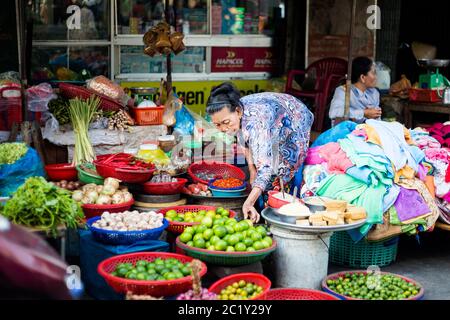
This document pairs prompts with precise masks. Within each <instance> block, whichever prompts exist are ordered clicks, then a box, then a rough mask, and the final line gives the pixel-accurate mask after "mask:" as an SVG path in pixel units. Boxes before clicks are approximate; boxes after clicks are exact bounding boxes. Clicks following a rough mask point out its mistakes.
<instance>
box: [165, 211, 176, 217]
mask: <svg viewBox="0 0 450 320" xmlns="http://www.w3.org/2000/svg"><path fill="white" fill-rule="evenodd" d="M177 215H178V214H177V212H176V211H175V210H169V211H167V212H166V217H168V218H171V219H173V218H176V217H177Z"/></svg>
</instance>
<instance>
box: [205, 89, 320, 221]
mask: <svg viewBox="0 0 450 320" xmlns="http://www.w3.org/2000/svg"><path fill="white" fill-rule="evenodd" d="M206 111H207V112H208V114H210V115H211V119H212V121H213V123H214V124H215V125H216V127H217V128H218V129H219V130H220V131H222V132H225V133H227V134H230V135H236V136H237V137H238V140H239V142H240V144H241V145H243V146H245V148H246V159H247V162H248V164H249V171H250V183H251V184H252V191H251V193H250V195H249V196H248V198H247V200H246V201H245V203H244V205H243V208H242V210H243V213H244V217H245V218H247V217H250V219H252V220H253V221H256V222H257V221H259V214H258V212H257V211H256V209H255V208H254V205H255V202H256V201H257V199H258V198H259V197H260V196H261V194H262V193H263V192H264V191H267V190H269V189H271V188H272V187H273V186H274V185H278V179H283V182H284V184H285V185H288V184H289V183H290V182H291V181H292V179H293V177H294V175H295V173H296V172H297V170H298V169H299V168H300V167H301V165H302V164H303V161H304V159H305V158H306V153H307V150H308V147H309V138H310V131H311V126H312V123H313V120H314V116H313V114H312V113H311V112H310V111H309V110H308V108H307V107H306V106H305V105H304V104H303V103H302V102H301V101H300V100H298V99H296V98H294V97H293V96H290V95H287V94H281V93H270V92H264V93H257V94H252V95H249V96H246V97H243V98H241V96H240V92H239V91H238V90H237V89H236V87H235V86H234V85H233V84H231V83H223V84H221V85H219V86H218V87H216V88H214V89H213V91H212V92H211V96H210V97H209V99H208V102H207V109H206Z"/></svg>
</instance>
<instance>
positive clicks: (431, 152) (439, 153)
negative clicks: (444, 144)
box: [425, 148, 449, 163]
mask: <svg viewBox="0 0 450 320" xmlns="http://www.w3.org/2000/svg"><path fill="white" fill-rule="evenodd" d="M425 156H426V157H427V159H428V160H430V161H438V160H440V161H443V162H445V163H449V152H448V151H447V150H446V149H442V148H439V149H437V148H429V149H427V150H425Z"/></svg>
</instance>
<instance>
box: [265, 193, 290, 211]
mask: <svg viewBox="0 0 450 320" xmlns="http://www.w3.org/2000/svg"><path fill="white" fill-rule="evenodd" d="M278 193H280V191H269V192H268V194H269V201H268V202H267V204H268V205H269V207H271V208H273V209H280V208H281V207H282V206H284V205H287V204H289V203H291V201H289V200H281V199H277V198H275V195H276V194H278Z"/></svg>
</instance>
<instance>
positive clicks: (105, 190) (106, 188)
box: [102, 185, 116, 196]
mask: <svg viewBox="0 0 450 320" xmlns="http://www.w3.org/2000/svg"><path fill="white" fill-rule="evenodd" d="M115 192H116V189H114V187H113V186H112V185H105V186H104V187H103V190H102V194H103V195H107V196H112V195H113V194H114V193H115Z"/></svg>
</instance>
